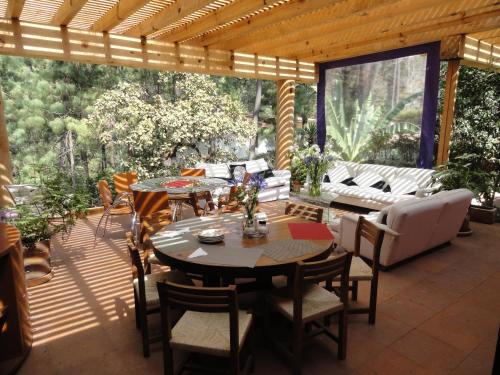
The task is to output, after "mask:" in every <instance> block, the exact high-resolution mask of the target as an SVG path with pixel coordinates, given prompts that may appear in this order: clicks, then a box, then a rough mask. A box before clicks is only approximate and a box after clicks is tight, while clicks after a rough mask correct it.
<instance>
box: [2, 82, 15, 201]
mask: <svg viewBox="0 0 500 375" xmlns="http://www.w3.org/2000/svg"><path fill="white" fill-rule="evenodd" d="M8 184H12V168H11V164H10V154H9V137H8V135H7V124H6V123H5V116H4V113H3V96H2V90H1V89H0V208H3V207H7V206H10V205H11V204H12V203H13V202H12V199H11V197H10V195H9V193H8V192H7V190H5V189H4V188H3V187H2V185H8Z"/></svg>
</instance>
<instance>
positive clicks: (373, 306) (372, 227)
mask: <svg viewBox="0 0 500 375" xmlns="http://www.w3.org/2000/svg"><path fill="white" fill-rule="evenodd" d="M384 234H385V232H384V230H383V229H380V228H379V227H378V226H377V225H376V224H374V223H372V222H370V221H369V220H367V219H366V218H365V217H364V216H360V217H359V219H358V224H357V226H356V232H355V240H354V254H353V255H354V256H353V258H352V265H351V270H350V273H349V281H350V283H351V285H350V288H349V289H350V290H351V299H352V300H353V301H357V299H358V283H359V282H360V281H369V282H370V302H369V305H368V307H353V308H351V309H349V314H368V323H369V324H375V318H376V314H377V292H378V276H379V270H380V251H381V250H382V242H383V241H384ZM362 239H365V240H366V241H368V242H369V243H370V245H371V247H372V248H373V253H372V261H371V266H370V265H368V264H367V263H366V262H365V261H364V260H363V258H361V256H360V247H361V241H362Z"/></svg>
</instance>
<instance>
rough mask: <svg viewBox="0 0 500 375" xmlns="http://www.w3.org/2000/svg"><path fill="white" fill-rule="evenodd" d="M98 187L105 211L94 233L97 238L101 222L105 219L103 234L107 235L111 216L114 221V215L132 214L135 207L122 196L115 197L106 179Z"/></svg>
mask: <svg viewBox="0 0 500 375" xmlns="http://www.w3.org/2000/svg"><path fill="white" fill-rule="evenodd" d="M97 189H98V191H99V197H100V199H101V203H102V205H103V207H104V212H103V214H102V216H101V218H100V219H99V223H98V224H97V228H96V230H95V234H94V237H95V238H97V234H98V232H99V228H100V227H101V223H102V221H103V220H104V232H103V236H105V235H106V228H107V226H108V220H109V218H111V223H112V222H113V217H114V216H119V215H130V214H131V213H132V212H133V209H132V207H131V205H130V202H129V201H127V200H123V199H121V198H120V197H117V198H115V199H113V194H112V193H111V189H110V188H109V184H108V182H107V181H106V180H100V181H99V183H98V185H97Z"/></svg>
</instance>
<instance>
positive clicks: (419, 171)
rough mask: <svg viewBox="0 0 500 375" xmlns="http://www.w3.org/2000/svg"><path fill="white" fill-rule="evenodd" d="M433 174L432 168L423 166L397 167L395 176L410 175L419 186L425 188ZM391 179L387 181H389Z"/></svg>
mask: <svg viewBox="0 0 500 375" xmlns="http://www.w3.org/2000/svg"><path fill="white" fill-rule="evenodd" d="M433 174H434V170H433V169H424V168H398V172H397V176H396V177H401V176H410V177H413V178H414V179H415V181H416V182H417V185H418V187H419V188H425V187H427V186H429V185H430V183H431V179H432V175H433ZM391 182H392V181H389V183H391Z"/></svg>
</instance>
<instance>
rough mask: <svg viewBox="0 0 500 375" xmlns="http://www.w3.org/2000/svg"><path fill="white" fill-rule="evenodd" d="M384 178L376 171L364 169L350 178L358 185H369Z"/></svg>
mask: <svg viewBox="0 0 500 375" xmlns="http://www.w3.org/2000/svg"><path fill="white" fill-rule="evenodd" d="M383 180H384V178H383V177H382V176H381V175H379V174H378V173H375V172H372V171H364V172H361V173H360V174H359V175H357V176H356V177H354V179H353V180H352V181H353V182H354V183H355V184H356V185H358V186H360V187H370V186H372V185H374V184H376V183H377V182H380V181H383Z"/></svg>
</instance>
